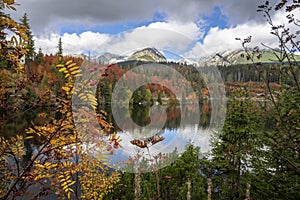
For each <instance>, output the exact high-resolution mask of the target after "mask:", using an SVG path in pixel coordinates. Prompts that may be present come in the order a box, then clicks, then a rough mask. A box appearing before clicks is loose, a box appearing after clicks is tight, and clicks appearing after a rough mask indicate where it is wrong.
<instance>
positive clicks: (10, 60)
mask: <svg viewBox="0 0 300 200" xmlns="http://www.w3.org/2000/svg"><path fill="white" fill-rule="evenodd" d="M15 5H16V4H15V1H14V0H2V1H1V9H0V12H1V16H0V58H1V62H3V61H4V62H6V63H7V67H10V66H11V67H13V68H14V70H15V71H17V72H18V73H21V72H23V70H24V67H23V65H22V63H21V62H20V61H21V58H22V57H23V56H24V55H25V54H26V53H27V52H28V49H27V45H26V41H27V35H26V31H27V30H26V27H25V26H23V25H21V24H19V23H18V22H16V21H15V20H13V19H12V18H11V17H10V15H9V14H5V13H4V12H3V9H4V8H7V9H10V10H14V11H16V8H15ZM8 32H11V33H13V36H12V37H11V38H10V39H9V38H7V37H6V36H7V33H8ZM17 37H18V39H17Z"/></svg>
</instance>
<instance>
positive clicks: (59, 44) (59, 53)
mask: <svg viewBox="0 0 300 200" xmlns="http://www.w3.org/2000/svg"><path fill="white" fill-rule="evenodd" d="M57 48H58V52H57V53H56V55H57V56H58V57H60V58H61V57H62V56H63V48H62V41H61V37H60V38H59V40H58V46H57Z"/></svg>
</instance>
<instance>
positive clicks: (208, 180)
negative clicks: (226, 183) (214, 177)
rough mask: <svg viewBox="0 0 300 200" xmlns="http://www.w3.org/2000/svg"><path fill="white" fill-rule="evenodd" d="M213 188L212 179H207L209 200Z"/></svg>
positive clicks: (209, 199) (208, 199)
mask: <svg viewBox="0 0 300 200" xmlns="http://www.w3.org/2000/svg"><path fill="white" fill-rule="evenodd" d="M211 186H212V181H211V178H208V179H207V200H211Z"/></svg>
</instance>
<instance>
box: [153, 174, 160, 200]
mask: <svg viewBox="0 0 300 200" xmlns="http://www.w3.org/2000/svg"><path fill="white" fill-rule="evenodd" d="M154 173H155V179H156V188H157V196H158V198H160V185H159V177H158V173H157V171H156V170H155V171H154Z"/></svg>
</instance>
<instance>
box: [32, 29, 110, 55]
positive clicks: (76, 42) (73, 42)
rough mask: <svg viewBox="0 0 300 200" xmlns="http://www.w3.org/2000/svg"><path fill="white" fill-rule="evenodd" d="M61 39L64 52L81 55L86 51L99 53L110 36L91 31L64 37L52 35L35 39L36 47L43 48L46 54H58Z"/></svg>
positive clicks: (67, 34) (64, 35)
mask: <svg viewBox="0 0 300 200" xmlns="http://www.w3.org/2000/svg"><path fill="white" fill-rule="evenodd" d="M60 37H61V40H62V46H63V52H64V54H65V55H68V54H81V53H83V52H85V51H97V50H99V49H100V48H101V45H102V44H103V43H104V42H106V41H107V40H108V39H109V38H110V36H109V35H107V34H100V33H94V32H91V31H87V32H83V33H81V34H79V35H78V34H76V33H73V34H69V33H65V34H63V35H62V36H60V35H58V34H50V36H48V37H45V36H41V37H35V38H34V40H35V46H36V47H37V49H38V48H41V49H42V51H43V52H44V53H48V54H50V53H52V54H54V53H56V52H57V46H58V40H59V38H60Z"/></svg>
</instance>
